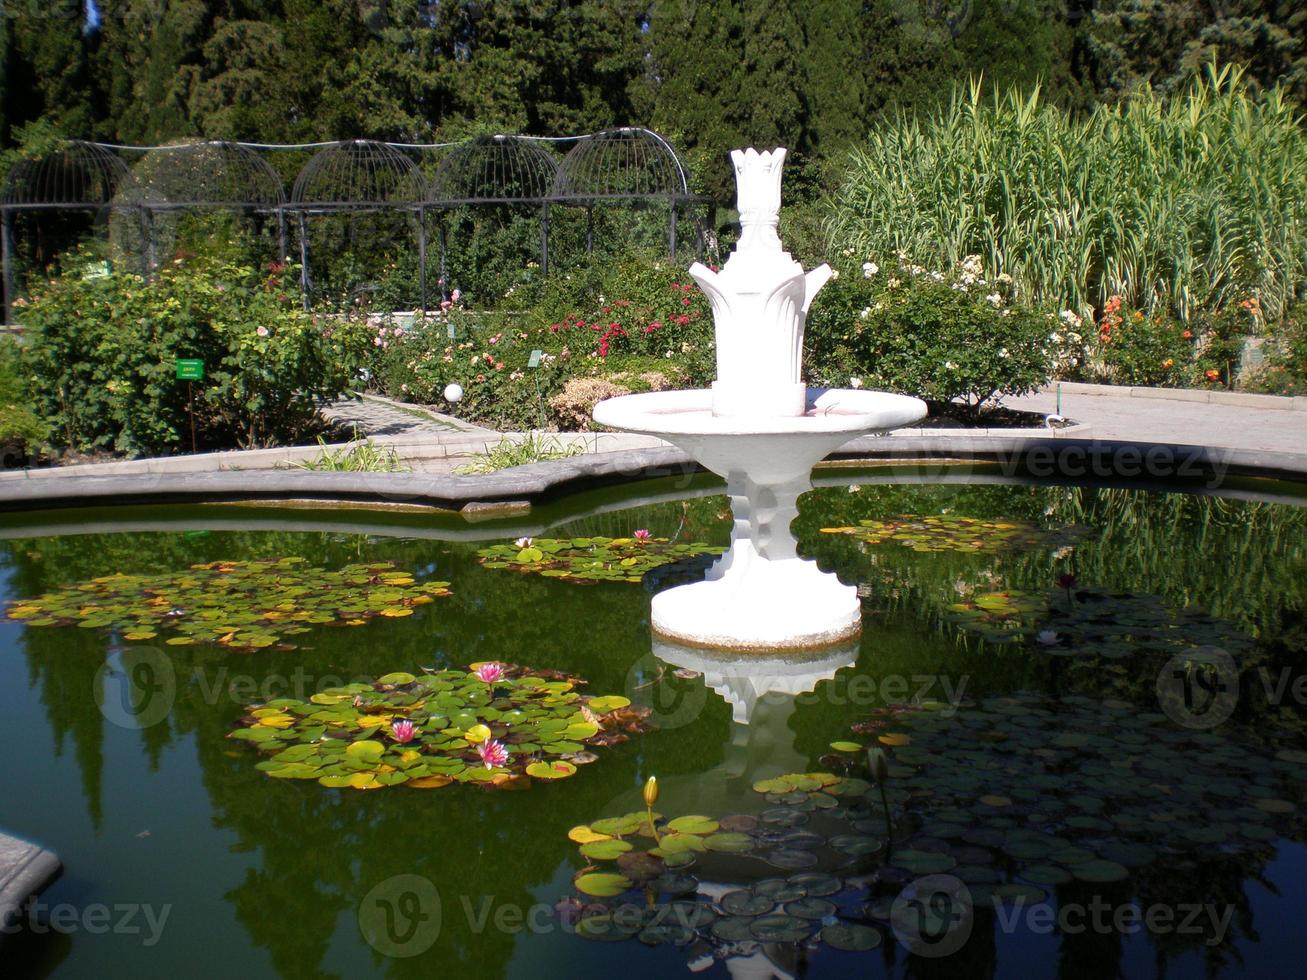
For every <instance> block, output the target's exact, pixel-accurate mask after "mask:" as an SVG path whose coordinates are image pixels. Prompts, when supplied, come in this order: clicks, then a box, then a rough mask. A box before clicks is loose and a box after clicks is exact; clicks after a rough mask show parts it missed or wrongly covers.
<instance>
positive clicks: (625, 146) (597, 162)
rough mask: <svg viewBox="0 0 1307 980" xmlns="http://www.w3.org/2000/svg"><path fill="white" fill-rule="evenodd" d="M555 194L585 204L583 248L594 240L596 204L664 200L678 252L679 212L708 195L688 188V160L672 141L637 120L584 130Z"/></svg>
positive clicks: (670, 241) (671, 247) (672, 247)
mask: <svg viewBox="0 0 1307 980" xmlns="http://www.w3.org/2000/svg"><path fill="white" fill-rule="evenodd" d="M553 197H554V200H556V201H558V202H560V203H564V204H575V205H579V206H583V207H584V208H585V209H586V233H585V248H586V251H587V252H589V251H591V250H592V248H593V246H594V206H595V204H598V203H613V202H620V201H665V202H666V203H667V205H668V208H669V210H670V212H671V213H670V215H669V218H668V224H667V249H668V251H669V252H670V253H671V254H672V255H675V254H676V213H677V210H678V208H680V207H688V206H691V205H694V204H699V203H703V202H704V201H705V200H706V199H705V198H701V197H696V196H695V195H693V194H691V193H690V181H689V176H688V173H687V171H686V169H685V165H684V164H683V163H682V162H681V159H680V157H678V156H677V155H676V151H675V150H673V149H672V146H671V144H670V143H668V142H667V140H665V139H663V138H662V137H661V136H659V135H658V134H657V133H655V132H653V131H651V130H648V129H641V128H639V127H635V126H623V127H621V128H620V129H606V130H604V131H602V132H599V133H593V134H591V135H590V136H583V137H581V138H580V139H579V140H577V142H576V145H575V146H573V147H572V149H571V150H569V151H568V153H567V156H565V157H564V158H563V162H562V163H561V164H560V165H559V167H558V177H557V178H556V179H555V181H554V191H553Z"/></svg>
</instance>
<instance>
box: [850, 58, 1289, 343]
mask: <svg viewBox="0 0 1307 980" xmlns="http://www.w3.org/2000/svg"><path fill="white" fill-rule="evenodd" d="M1303 136H1304V134H1303V119H1302V117H1301V116H1300V115H1299V114H1298V110H1297V108H1296V107H1295V106H1294V105H1293V104H1292V103H1290V102H1288V101H1287V100H1286V99H1285V98H1284V97H1283V96H1282V94H1281V93H1280V92H1279V91H1278V90H1272V91H1271V92H1269V93H1267V94H1265V95H1263V96H1254V95H1253V94H1252V93H1251V92H1249V90H1248V89H1247V88H1246V87H1245V86H1244V84H1243V81H1242V79H1241V73H1240V71H1239V70H1238V69H1232V68H1230V67H1225V68H1221V69H1219V70H1218V69H1215V68H1212V69H1209V72H1208V75H1207V78H1206V79H1204V80H1201V81H1199V82H1197V83H1195V84H1194V86H1193V87H1192V88H1191V89H1190V91H1189V92H1188V93H1187V94H1186V95H1184V96H1182V97H1176V98H1173V99H1170V100H1163V99H1162V98H1160V97H1159V96H1157V95H1155V94H1153V93H1151V92H1144V93H1141V94H1140V95H1138V96H1137V97H1134V98H1132V99H1130V100H1128V101H1126V102H1123V103H1121V104H1118V105H1112V106H1107V105H1103V106H1099V107H1098V108H1096V109H1095V110H1094V111H1093V112H1092V113H1091V114H1089V115H1088V116H1085V117H1080V118H1077V117H1073V116H1071V115H1068V114H1067V113H1066V112H1064V111H1062V110H1061V109H1059V108H1057V107H1055V106H1051V105H1044V104H1041V102H1040V101H1039V92H1038V90H1035V92H1034V93H1032V94H1030V95H1029V96H1023V95H1021V94H1020V93H1018V92H1015V91H1008V92H1007V93H1005V94H1001V95H999V94H996V95H995V96H994V97H993V98H992V99H991V98H985V97H982V95H981V86H980V84H979V82H973V83H972V84H971V85H970V87H969V89H968V90H966V91H962V90H959V91H957V92H955V93H954V97H953V99H952V101H951V102H950V103H949V105H948V106H947V107H944V108H942V109H940V110H938V111H936V112H935V113H933V114H930V115H928V116H925V117H922V118H916V117H911V116H908V115H901V116H900V117H898V119H897V120H896V121H895V122H894V123H893V124H892V125H888V126H886V127H884V128H883V129H880V130H878V131H876V132H874V133H872V134H871V136H870V137H869V138H868V140H867V141H866V143H865V145H864V146H862V147H861V148H859V149H857V150H855V151H854V153H853V156H852V159H851V163H850V173H849V175H848V178H847V179H846V180H845V182H844V184H843V186H842V187H841V189H840V190H839V191H838V192H837V193H836V194H835V196H834V198H833V200H832V212H831V214H830V216H829V218H828V226H827V230H828V232H829V234H830V236H831V239H832V243H833V245H834V246H836V247H851V248H854V249H857V250H858V251H859V252H860V253H861V254H863V255H866V256H868V257H871V256H881V255H886V254H888V253H892V252H893V251H895V250H902V251H904V252H906V253H907V254H908V255H909V256H910V257H911V258H912V260H913V261H916V262H921V263H923V264H927V265H931V264H933V265H937V266H953V265H956V264H958V263H960V262H961V261H962V260H963V258H964V257H965V256H967V255H970V254H979V255H981V256H982V257H983V258H984V260H985V266H986V271H987V272H988V274H989V275H991V276H997V275H998V274H999V273H1004V272H1006V273H1007V274H1009V275H1011V276H1012V277H1013V278H1014V279H1015V280H1016V282H1017V283H1018V285H1019V286H1020V287H1021V291H1022V294H1023V295H1024V298H1025V299H1026V301H1028V302H1029V301H1033V302H1036V303H1041V304H1049V305H1054V304H1055V305H1056V306H1058V307H1062V306H1066V307H1071V308H1073V309H1075V310H1077V311H1078V312H1080V313H1082V314H1083V313H1086V312H1088V311H1089V308H1090V307H1096V308H1098V309H1101V308H1102V307H1103V305H1104V303H1105V302H1106V300H1107V298H1108V297H1110V296H1113V295H1119V296H1121V297H1122V298H1123V299H1124V300H1125V301H1126V303H1127V304H1129V305H1133V306H1137V307H1143V308H1145V309H1149V310H1157V309H1162V310H1169V311H1171V312H1173V313H1175V314H1177V315H1178V316H1180V317H1182V318H1184V319H1188V318H1190V317H1191V316H1193V315H1195V314H1197V313H1200V312H1202V311H1204V310H1213V309H1218V308H1221V307H1224V306H1226V305H1228V304H1230V303H1231V302H1237V301H1238V300H1241V299H1244V298H1246V297H1247V296H1249V295H1256V296H1257V297H1259V298H1260V301H1261V306H1262V310H1263V311H1264V313H1265V314H1266V316H1267V318H1268V319H1269V320H1272V321H1275V320H1278V319H1279V318H1280V317H1281V316H1283V314H1284V312H1285V311H1286V310H1287V309H1288V307H1289V306H1290V305H1291V303H1292V301H1293V299H1294V297H1295V294H1298V295H1300V296H1301V294H1302V292H1303V290H1304V275H1303V272H1304V266H1305V265H1307V226H1305V221H1307V142H1305V141H1304V138H1303Z"/></svg>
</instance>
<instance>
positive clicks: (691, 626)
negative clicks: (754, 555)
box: [652, 556, 862, 651]
mask: <svg viewBox="0 0 1307 980" xmlns="http://www.w3.org/2000/svg"><path fill="white" fill-rule="evenodd" d="M733 557H734V558H735V561H736V562H737V563H738V561H739V556H733ZM749 565H750V567H749V568H748V569H747V570H743V571H739V572H735V573H733V574H727V575H723V576H722V577H721V578H717V579H711V578H710V579H708V580H706V581H703V582H695V583H694V584H692V585H682V586H678V587H677V588H674V589H668V590H667V591H666V592H660V593H659V594H658V595H656V596H654V599H653V610H652V625H653V631H654V633H655V635H657V636H660V637H664V638H666V639H669V640H673V641H675V642H677V643H683V644H688V645H690V646H702V647H711V648H716V649H724V650H757V651H767V650H807V649H814V648H820V647H829V646H835V645H837V644H840V643H843V642H845V641H847V640H850V639H854V638H856V637H857V636H858V634H859V633H861V631H862V604H861V602H860V600H859V599H858V592H857V589H856V588H854V587H853V586H851V585H844V584H842V583H841V582H840V580H839V579H837V578H836V577H835V576H834V575H832V574H830V573H828V572H823V571H821V570H820V569H818V568H817V566H816V564H815V563H813V562H810V561H804V560H803V559H801V558H788V559H784V560H780V561H765V560H762V559H756V560H755V561H751V562H749Z"/></svg>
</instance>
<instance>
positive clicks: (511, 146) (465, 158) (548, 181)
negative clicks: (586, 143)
mask: <svg viewBox="0 0 1307 980" xmlns="http://www.w3.org/2000/svg"><path fill="white" fill-rule="evenodd" d="M557 178H558V161H557V158H556V157H555V156H554V155H553V154H552V153H550V152H549V151H548V150H546V149H545V148H544V147H543V146H541V145H540V142H539V141H538V140H532V139H527V138H526V137H523V136H505V135H503V134H499V135H495V136H477V137H474V138H473V139H470V140H468V141H467V142H465V143H460V144H459V145H458V146H456V147H454V149H452V150H450V151H449V153H448V154H446V155H445V158H444V159H443V160H441V161H440V165H439V166H438V167H437V168H436V175H435V177H434V178H433V179H432V181H431V194H430V197H429V198H428V201H429V202H430V203H431V205H432V206H433V207H435V208H440V209H445V210H448V209H452V208H457V207H464V206H468V205H479V204H531V205H539V207H540V270H541V273H542V274H544V275H548V273H549V201H550V198H551V197H552V196H553V191H554V182H555V180H557ZM439 234H440V276H441V278H442V279H443V278H444V277H445V251H446V249H445V227H444V225H443V224H442V225H440V227H439Z"/></svg>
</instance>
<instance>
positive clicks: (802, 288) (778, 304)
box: [690, 147, 831, 418]
mask: <svg viewBox="0 0 1307 980" xmlns="http://www.w3.org/2000/svg"><path fill="white" fill-rule="evenodd" d="M785 153H786V151H785V148H784V147H777V148H776V149H774V150H764V151H763V152H761V153H759V152H758V151H757V150H755V149H754V148H753V147H749V148H748V149H747V150H732V151H731V160H732V162H733V163H734V164H735V185H736V205H737V207H738V209H739V212H740V240H739V242H738V243H736V246H735V250H734V251H733V252H731V256H730V258H729V259H727V260H726V265H725V266H723V267H722V271H721V272H720V273H717V272H713V271H712V270H711V269H709V268H708V267H707V266H704V265H701V264H699V263H698V262H696V263H695V264H694V265H692V266H690V275H691V276H693V277H694V279H695V281H696V282H697V283H698V284H699V285H700V286H701V287H702V288H703V291H704V292H705V293H707V294H708V299H709V301H710V302H711V303H712V312H713V325H714V327H715V330H716V338H717V380H716V381H715V382H713V405H712V410H713V414H714V415H735V416H752V417H758V418H777V417H789V416H796V415H802V414H803V413H804V411H805V408H806V399H807V388H806V387H805V386H804V384H803V382H802V381H801V380H800V377H799V374H800V367H801V362H802V360H803V327H804V322H805V320H806V318H807V314H808V307H809V306H810V305H811V303H812V300H813V298H814V297H815V296H816V295H817V291H818V290H819V289H821V287H822V286H824V285H825V284H826V280H827V279H829V278H830V275H831V270H830V266H826V265H822V266H818V267H817V268H816V269H813V270H812V271H811V272H808V273H807V274H805V273H804V271H803V267H802V266H801V265H799V263H797V262H795V261H794V259H793V257H791V255H790V253H789V252H787V251H785V250H784V248H782V246H781V239H780V236H779V235H778V234H777V233H776V228H777V225H778V224H779V223H780V211H781V168H782V167H783V166H784V164H785Z"/></svg>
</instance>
